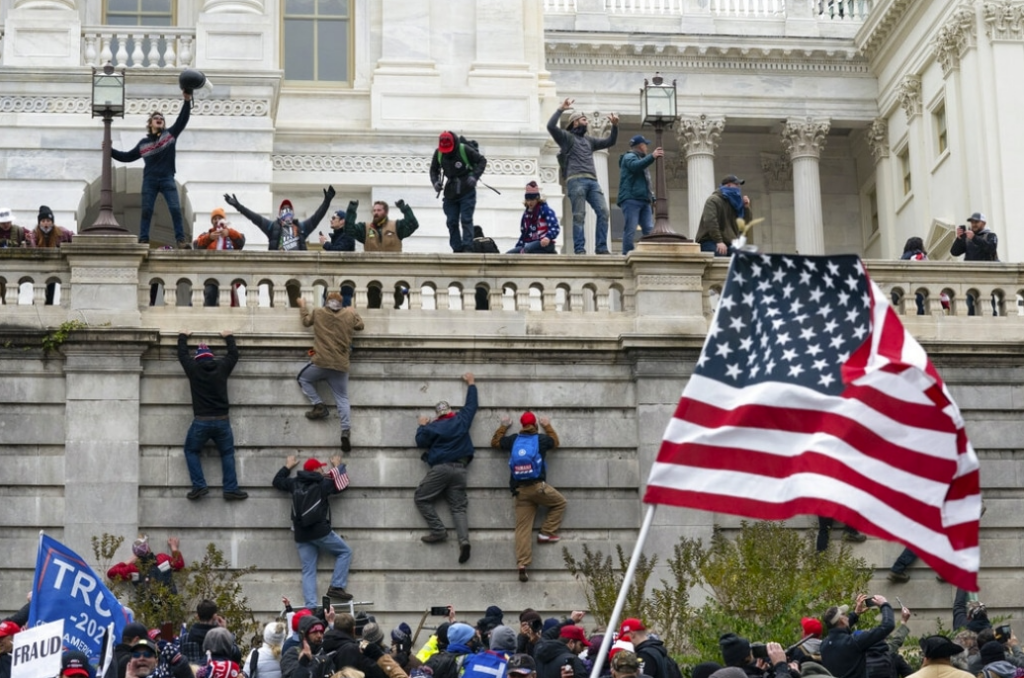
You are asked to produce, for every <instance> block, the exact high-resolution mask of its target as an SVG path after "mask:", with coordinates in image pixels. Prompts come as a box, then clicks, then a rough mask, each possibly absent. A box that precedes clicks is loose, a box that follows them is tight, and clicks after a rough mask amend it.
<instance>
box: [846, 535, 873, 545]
mask: <svg viewBox="0 0 1024 678" xmlns="http://www.w3.org/2000/svg"><path fill="white" fill-rule="evenodd" d="M867 540H868V536H867V535H866V534H864V533H863V532H843V541H848V542H852V543H854V544H860V543H861V542H865V541H867Z"/></svg>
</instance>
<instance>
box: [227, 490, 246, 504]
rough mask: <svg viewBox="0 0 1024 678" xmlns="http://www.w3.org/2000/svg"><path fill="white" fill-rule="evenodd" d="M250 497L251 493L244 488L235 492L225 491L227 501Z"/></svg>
mask: <svg viewBox="0 0 1024 678" xmlns="http://www.w3.org/2000/svg"><path fill="white" fill-rule="evenodd" d="M248 498H249V493H248V492H243V491H242V490H235V491H234V492H225V493H224V499H226V500H227V501H242V500H243V499H248Z"/></svg>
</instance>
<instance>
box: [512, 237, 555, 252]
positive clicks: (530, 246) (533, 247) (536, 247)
mask: <svg viewBox="0 0 1024 678" xmlns="http://www.w3.org/2000/svg"><path fill="white" fill-rule="evenodd" d="M554 253H555V241H554V240H552V241H551V242H549V243H548V246H547V247H544V246H543V245H541V244H540V240H534V241H533V242H528V243H525V244H524V245H523V246H522V247H513V248H512V249H510V250H509V251H508V252H505V254H554Z"/></svg>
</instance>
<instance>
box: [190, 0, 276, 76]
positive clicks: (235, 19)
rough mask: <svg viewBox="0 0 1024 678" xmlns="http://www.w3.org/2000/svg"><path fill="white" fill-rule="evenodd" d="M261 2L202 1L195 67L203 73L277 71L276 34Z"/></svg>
mask: <svg viewBox="0 0 1024 678" xmlns="http://www.w3.org/2000/svg"><path fill="white" fill-rule="evenodd" d="M264 1H265V0H203V9H202V11H201V12H200V13H199V16H198V17H196V41H195V65H196V68H199V69H200V70H203V69H224V70H241V71H264V70H268V71H269V70H277V69H278V68H280V63H281V58H280V47H279V45H281V44H283V41H279V40H278V35H277V30H276V28H275V26H274V25H272V23H271V20H270V17H269V16H267V15H266V9H265V8H264V5H263V3H264Z"/></svg>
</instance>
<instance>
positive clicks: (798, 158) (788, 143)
mask: <svg viewBox="0 0 1024 678" xmlns="http://www.w3.org/2000/svg"><path fill="white" fill-rule="evenodd" d="M830 127H831V122H830V120H829V119H828V118H814V117H811V116H807V117H805V118H790V119H788V120H786V126H785V128H784V129H783V130H782V145H783V146H784V147H785V149H786V151H787V152H788V153H789V157H790V159H791V160H792V161H793V221H794V227H795V230H796V250H797V252H798V253H800V254H824V253H825V229H824V223H823V219H822V213H821V176H820V175H819V171H818V161H819V159H820V158H821V151H822V149H823V148H825V141H826V138H827V137H828V131H829V128H830Z"/></svg>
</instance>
